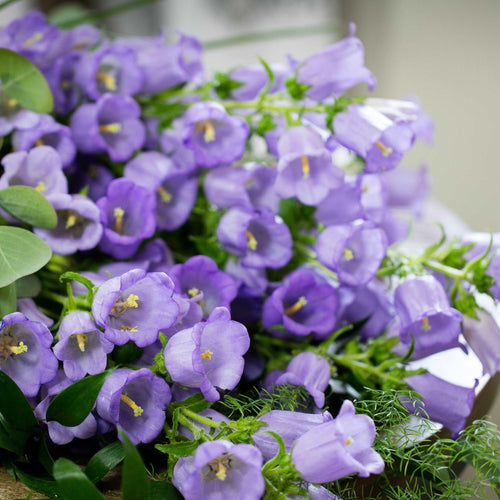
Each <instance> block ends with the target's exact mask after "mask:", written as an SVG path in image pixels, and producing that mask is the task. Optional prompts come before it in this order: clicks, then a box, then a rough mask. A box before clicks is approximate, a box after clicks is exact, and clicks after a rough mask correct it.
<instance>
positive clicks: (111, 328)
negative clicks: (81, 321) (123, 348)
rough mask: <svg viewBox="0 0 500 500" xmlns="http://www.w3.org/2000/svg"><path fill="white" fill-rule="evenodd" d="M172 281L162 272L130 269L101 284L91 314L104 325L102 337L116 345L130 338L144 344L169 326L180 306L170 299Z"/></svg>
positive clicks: (155, 338)
mask: <svg viewBox="0 0 500 500" xmlns="http://www.w3.org/2000/svg"><path fill="white" fill-rule="evenodd" d="M173 288H174V284H173V283H172V280H171V279H170V278H169V277H168V276H167V275H166V274H165V273H147V272H146V271H144V270H143V269H133V270H132V271H129V272H127V273H125V274H123V275H122V276H119V277H116V278H112V279H110V280H108V281H106V282H105V283H104V284H102V285H101V286H100V287H99V289H98V290H97V292H96V294H95V296H94V302H93V303H92V314H93V315H94V319H95V322H96V323H97V325H99V326H100V327H102V328H104V338H105V339H107V340H109V341H110V342H112V343H113V344H116V345H123V344H125V343H127V342H128V341H129V340H131V341H133V342H135V344H137V345H138V346H139V347H145V346H147V345H150V344H152V343H153V342H155V341H156V340H157V339H158V333H159V332H160V331H161V330H163V329H164V328H169V327H170V326H172V325H173V324H174V323H175V321H176V319H177V315H178V312H179V306H178V305H177V303H176V302H175V301H174V300H173V299H172V294H173Z"/></svg>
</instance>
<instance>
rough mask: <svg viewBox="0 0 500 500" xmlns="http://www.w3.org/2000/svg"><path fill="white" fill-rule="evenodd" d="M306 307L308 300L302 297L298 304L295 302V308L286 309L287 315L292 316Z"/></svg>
mask: <svg viewBox="0 0 500 500" xmlns="http://www.w3.org/2000/svg"><path fill="white" fill-rule="evenodd" d="M305 305H307V299H306V298H305V297H304V296H302V297H300V298H299V300H297V302H295V304H293V306H290V307H287V308H286V309H285V314H286V315H287V316H290V315H291V314H293V313H296V312H297V311H300V309H302V308H303V307H304V306H305Z"/></svg>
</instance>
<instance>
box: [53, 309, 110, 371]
mask: <svg viewBox="0 0 500 500" xmlns="http://www.w3.org/2000/svg"><path fill="white" fill-rule="evenodd" d="M58 338H59V341H58V342H57V344H56V345H55V346H54V354H55V355H56V358H57V359H59V360H61V361H63V366H64V373H65V374H66V376H67V377H68V379H70V380H79V379H81V378H83V377H85V375H86V374H87V373H88V374H89V375H95V374H96V373H101V372H103V371H104V370H105V369H106V363H107V361H108V358H107V356H106V355H107V354H109V353H110V352H111V351H112V350H113V347H114V344H112V343H111V342H109V340H106V339H105V338H104V337H103V334H102V333H101V331H100V330H99V329H98V328H97V325H96V324H95V323H94V321H93V320H92V318H91V316H90V314H89V313H86V312H84V311H73V312H70V313H69V314H68V315H67V316H64V318H63V320H62V321H61V325H60V326H59V332H58Z"/></svg>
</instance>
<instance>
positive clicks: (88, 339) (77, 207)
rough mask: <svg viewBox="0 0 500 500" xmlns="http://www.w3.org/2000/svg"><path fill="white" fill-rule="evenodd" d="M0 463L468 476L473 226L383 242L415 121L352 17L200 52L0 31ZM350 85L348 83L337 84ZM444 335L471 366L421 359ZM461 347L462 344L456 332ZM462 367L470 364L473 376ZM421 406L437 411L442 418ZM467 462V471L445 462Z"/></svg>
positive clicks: (81, 482)
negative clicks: (461, 373)
mask: <svg viewBox="0 0 500 500" xmlns="http://www.w3.org/2000/svg"><path fill="white" fill-rule="evenodd" d="M0 47H2V48H1V49H0V137H1V139H2V145H1V150H0V159H1V165H2V168H1V172H0V173H1V175H0V210H1V215H2V223H1V225H0V287H1V288H0V313H1V317H2V319H1V323H0V348H1V351H2V356H1V359H0V382H1V391H2V397H1V398H0V459H1V463H2V464H3V466H4V467H5V468H6V469H7V470H8V471H9V472H10V473H11V475H12V476H13V477H14V478H15V479H17V480H19V481H21V482H23V483H25V484H26V485H27V486H28V487H29V488H31V489H32V490H36V491H38V492H40V493H42V494H43V495H44V496H45V497H49V498H60V499H61V498H62V499H68V500H69V499H80V498H81V499H92V500H94V499H100V498H101V499H102V498H103V497H102V492H105V491H106V489H107V488H108V486H107V483H106V478H107V477H108V473H110V471H112V470H113V469H115V468H116V467H117V466H118V465H119V464H121V463H122V462H123V464H122V469H121V491H122V494H123V498H124V499H128V500H132V499H141V500H143V499H156V498H162V499H163V498H181V497H183V498H186V499H210V500H215V499H221V498H228V499H229V498H240V499H247V500H257V499H260V498H266V499H273V498H280V499H284V498H312V499H327V498H329V499H338V498H340V499H342V500H346V499H349V498H365V499H368V498H373V499H375V498H377V499H388V498H389V499H403V498H404V499H413V498H415V499H417V498H418V499H420V498H442V499H450V498H454V499H455V498H481V497H484V495H485V493H484V488H485V486H486V485H491V486H492V487H493V488H496V489H497V491H498V488H499V486H500V469H499V467H500V456H499V455H500V454H499V449H500V435H499V433H498V431H497V429H496V427H495V425H494V424H492V423H490V422H488V421H487V420H475V421H473V422H471V421H470V419H469V421H468V420H467V419H468V417H469V414H470V413H471V409H472V407H473V403H474V398H475V393H476V392H478V384H479V387H482V386H484V384H485V383H486V382H487V380H488V379H489V378H490V377H491V376H493V375H494V374H495V373H496V372H497V371H498V370H499V368H500V329H499V328H498V326H497V324H496V322H495V320H494V319H493V317H492V315H491V312H492V311H493V309H494V305H495V301H496V300H497V299H500V288H499V285H498V281H497V279H498V278H499V277H500V256H498V255H497V253H496V249H497V248H498V244H497V241H496V239H495V238H494V236H492V235H487V234H467V235H463V236H462V237H459V238H455V239H451V240H450V239H449V238H448V237H447V235H446V234H445V231H444V228H442V227H441V230H442V237H441V238H440V239H439V241H435V242H431V244H430V245H429V246H427V247H425V248H421V250H420V251H419V252H417V253H415V252H410V251H408V249H407V248H408V247H406V246H405V241H406V240H407V238H411V220H412V219H416V218H418V217H419V215H420V214H421V212H422V208H423V205H424V203H425V197H426V195H427V193H428V190H429V181H428V173H427V169H426V168H424V167H422V168H420V169H418V170H405V169H404V168H402V167H400V166H399V164H400V163H401V161H402V158H403V156H404V154H405V153H406V152H407V151H408V150H410V149H411V147H412V145H413V143H414V142H415V141H419V140H422V141H424V142H427V143H430V142H432V135H433V124H432V121H431V120H430V118H429V116H428V115H427V114H426V113H425V112H424V111H423V110H422V108H421V106H420V104H419V103H418V101H416V100H415V99H413V98H408V99H403V100H393V99H379V98H366V97H364V96H357V95H354V94H353V93H352V91H350V89H352V88H353V87H354V86H356V85H358V84H366V85H367V86H368V88H369V89H370V90H371V89H373V88H374V87H375V83H376V82H375V78H374V76H373V75H372V73H371V72H370V70H369V69H367V68H366V67H365V65H364V48H363V45H362V43H361V41H360V40H359V39H358V38H356V37H355V29H354V27H353V26H351V29H350V32H349V34H348V36H347V37H345V38H344V39H343V40H341V41H339V42H338V43H335V44H334V45H332V46H330V47H327V48H326V49H324V50H322V51H320V52H318V53H315V54H312V55H310V56H309V57H306V58H305V59H303V60H295V59H293V58H289V60H288V61H287V62H285V63H283V64H276V65H275V64H269V63H268V62H266V61H264V60H260V62H259V63H256V65H254V66H248V67H237V68H235V69H234V70H232V71H229V72H225V73H216V74H215V75H213V76H209V75H207V74H206V73H205V72H204V70H203V64H202V53H203V46H202V44H201V43H200V41H199V40H197V39H196V38H195V37H193V36H189V35H187V34H185V33H179V36H178V39H177V40H176V41H175V42H173V43H170V44H167V43H166V42H165V39H164V37H163V35H161V36H158V37H152V38H136V39H119V38H118V39H107V38H105V36H104V35H103V33H102V32H100V31H99V30H98V29H96V28H95V27H93V26H89V25H78V26H76V27H74V28H71V29H61V28H60V27H58V26H56V25H54V24H51V23H50V22H48V21H47V19H46V18H45V16H44V15H42V14H41V13H39V12H30V13H28V14H27V15H25V16H24V17H22V18H20V19H17V20H15V21H13V22H11V23H10V24H8V25H7V26H5V27H3V28H1V29H0ZM348 91H350V92H348ZM456 348H461V349H463V350H464V351H465V353H468V356H475V357H476V359H479V361H480V362H481V363H482V366H483V369H484V374H485V375H484V377H483V378H482V379H481V380H476V382H475V385H474V386H469V387H463V386H460V385H456V384H453V383H451V382H450V381H447V380H444V379H442V378H440V377H439V376H438V375H439V374H435V373H432V371H428V370H426V369H425V368H423V364H424V361H425V360H426V359H428V357H429V356H432V355H436V354H437V353H441V352H443V351H447V352H448V351H451V350H452V349H456ZM464 356H465V355H464ZM471 385H472V384H471ZM439 429H443V430H442V431H441V433H439V434H438V431H439ZM464 463H468V464H470V465H472V466H473V467H474V469H475V471H476V474H475V477H474V479H473V480H468V481H466V480H463V479H461V478H460V477H459V475H458V472H459V470H460V466H461V464H464Z"/></svg>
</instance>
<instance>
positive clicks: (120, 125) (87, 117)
mask: <svg viewBox="0 0 500 500" xmlns="http://www.w3.org/2000/svg"><path fill="white" fill-rule="evenodd" d="M140 114H141V109H140V107H139V105H138V104H137V102H136V101H134V99H132V98H131V97H129V96H119V95H114V94H104V95H103V96H102V97H101V98H99V100H98V101H97V102H96V103H93V104H83V105H82V106H80V107H79V108H78V109H77V110H76V111H75V112H74V113H73V115H72V116H71V121H70V127H71V131H72V132H73V139H74V141H75V143H76V145H77V147H78V149H79V150H80V151H81V152H82V153H104V152H105V153H108V154H109V157H110V158H111V160H112V161H116V162H120V161H126V160H128V159H129V158H130V157H131V156H132V154H133V153H134V151H136V150H137V149H140V148H141V147H142V145H143V144H144V140H145V138H146V130H145V127H144V124H143V123H142V122H141V120H140Z"/></svg>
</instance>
